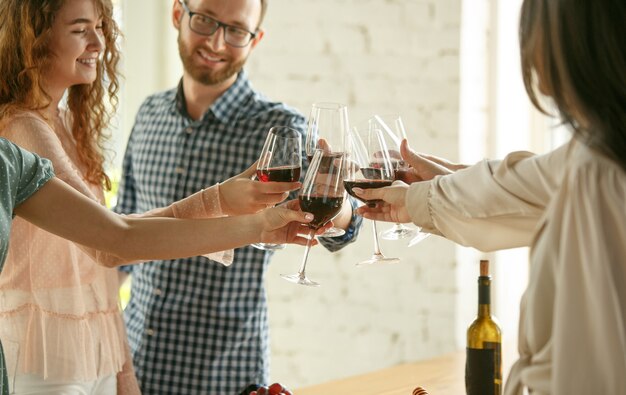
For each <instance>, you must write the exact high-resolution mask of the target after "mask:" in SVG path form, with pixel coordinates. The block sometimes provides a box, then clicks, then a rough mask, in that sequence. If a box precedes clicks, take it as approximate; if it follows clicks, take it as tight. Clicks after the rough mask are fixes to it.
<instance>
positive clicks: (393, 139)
mask: <svg viewBox="0 0 626 395" xmlns="http://www.w3.org/2000/svg"><path fill="white" fill-rule="evenodd" d="M369 121H370V122H373V123H376V124H378V127H380V128H381V130H382V131H383V136H384V138H385V142H386V143H387V147H388V148H389V156H390V157H391V161H392V163H393V165H394V170H395V177H394V178H395V179H396V180H401V181H406V173H407V172H408V171H409V165H408V163H406V162H405V161H404V160H403V159H402V155H401V154H400V143H401V142H402V140H403V139H406V138H407V137H406V130H405V128H404V123H403V122H402V118H401V117H400V116H399V115H397V114H390V115H374V117H373V118H371V119H370V120H369ZM426 236H428V233H423V232H421V229H418V230H416V229H414V228H412V227H409V226H406V225H404V224H401V223H399V222H397V223H396V224H395V225H394V226H392V227H391V228H390V229H387V230H385V231H383V232H381V234H380V237H382V238H383V239H385V240H400V239H405V238H412V239H411V241H410V242H409V246H411V245H415V244H417V243H418V242H419V241H421V240H423V239H424V238H426Z"/></svg>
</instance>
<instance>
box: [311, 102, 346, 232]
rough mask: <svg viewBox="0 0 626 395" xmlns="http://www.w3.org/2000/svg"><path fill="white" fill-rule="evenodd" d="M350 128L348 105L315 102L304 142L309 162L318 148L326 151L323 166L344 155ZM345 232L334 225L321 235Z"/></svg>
mask: <svg viewBox="0 0 626 395" xmlns="http://www.w3.org/2000/svg"><path fill="white" fill-rule="evenodd" d="M349 128H350V126H349V121H348V107H346V106H345V105H344V104H341V103H330V102H317V103H313V105H312V106H311V113H310V114H309V119H308V123H307V132H306V138H305V142H304V150H305V153H306V157H307V159H308V161H309V163H311V160H312V158H313V154H314V153H315V151H316V150H318V149H321V150H323V151H324V159H323V162H322V164H321V166H322V167H325V166H326V167H327V162H329V161H332V160H334V158H336V157H337V156H341V155H343V147H344V145H345V144H344V139H345V136H346V134H347V133H348V131H349ZM345 233H346V232H345V231H344V230H343V229H341V228H336V227H332V228H330V229H327V230H326V232H324V234H322V235H321V236H320V237H339V236H343V235H344V234H345Z"/></svg>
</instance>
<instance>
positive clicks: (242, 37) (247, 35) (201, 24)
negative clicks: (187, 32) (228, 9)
mask: <svg viewBox="0 0 626 395" xmlns="http://www.w3.org/2000/svg"><path fill="white" fill-rule="evenodd" d="M178 2H179V3H180V4H181V5H182V6H183V8H184V9H185V12H187V13H188V14H189V28H190V29H191V30H192V31H193V32H195V33H198V34H201V35H203V36H211V35H213V34H214V33H215V32H216V31H217V29H219V28H220V27H221V28H223V29H224V41H226V44H228V45H231V46H233V47H237V48H242V47H245V46H246V45H248V44H249V43H250V41H252V39H253V38H255V37H256V33H252V32H251V31H248V30H246V29H242V28H240V27H236V26H231V25H227V24H225V23H223V22H220V21H218V20H216V19H213V18H211V17H210V16H208V15H205V14H200V13H198V12H193V11H191V10H190V9H189V7H188V6H187V4H186V3H185V1H184V0H178Z"/></svg>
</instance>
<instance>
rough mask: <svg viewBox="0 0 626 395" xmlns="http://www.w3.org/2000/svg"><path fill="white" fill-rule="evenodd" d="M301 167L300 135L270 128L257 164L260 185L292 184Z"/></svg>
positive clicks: (268, 246)
mask: <svg viewBox="0 0 626 395" xmlns="http://www.w3.org/2000/svg"><path fill="white" fill-rule="evenodd" d="M301 167H302V139H301V137H300V133H298V131H297V130H295V129H292V128H290V127H288V126H274V127H273V128H271V129H270V131H269V133H268V134H267V138H266V139H265V144H263V149H262V151H261V156H260V158H259V161H258V163H257V168H256V177H257V179H258V180H259V181H260V182H262V183H294V182H297V181H298V180H299V179H300V171H301ZM268 205H269V203H268ZM253 246H254V247H256V248H259V249H263V250H276V249H281V248H284V245H283V244H267V243H256V244H253Z"/></svg>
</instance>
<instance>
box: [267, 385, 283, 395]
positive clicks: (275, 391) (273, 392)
mask: <svg viewBox="0 0 626 395" xmlns="http://www.w3.org/2000/svg"><path fill="white" fill-rule="evenodd" d="M284 389H285V388H284V387H283V386H282V385H281V384H279V383H274V384H272V385H270V395H281V394H282V393H283V391H284Z"/></svg>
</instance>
